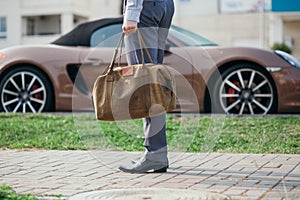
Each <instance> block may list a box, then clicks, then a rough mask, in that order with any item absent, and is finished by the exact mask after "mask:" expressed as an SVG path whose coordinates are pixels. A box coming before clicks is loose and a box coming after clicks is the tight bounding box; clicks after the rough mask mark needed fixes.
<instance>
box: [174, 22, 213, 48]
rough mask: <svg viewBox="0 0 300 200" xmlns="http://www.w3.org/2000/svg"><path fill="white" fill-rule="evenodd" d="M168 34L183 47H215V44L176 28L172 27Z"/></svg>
mask: <svg viewBox="0 0 300 200" xmlns="http://www.w3.org/2000/svg"><path fill="white" fill-rule="evenodd" d="M169 34H170V36H172V37H173V38H175V39H176V40H178V41H179V42H180V43H182V44H183V45H184V46H217V44H216V43H214V42H212V41H210V40H208V39H206V38H204V37H201V36H200V35H197V34H195V33H193V32H191V31H188V30H185V29H182V28H179V27H178V26H174V25H173V26H172V27H171V28H170V32H169Z"/></svg>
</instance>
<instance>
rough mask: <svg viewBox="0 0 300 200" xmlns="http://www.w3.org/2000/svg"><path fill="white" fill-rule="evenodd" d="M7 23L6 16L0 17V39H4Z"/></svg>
mask: <svg viewBox="0 0 300 200" xmlns="http://www.w3.org/2000/svg"><path fill="white" fill-rule="evenodd" d="M6 35H7V23H6V17H0V39H6Z"/></svg>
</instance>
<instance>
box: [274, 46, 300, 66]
mask: <svg viewBox="0 0 300 200" xmlns="http://www.w3.org/2000/svg"><path fill="white" fill-rule="evenodd" d="M274 52H275V54H277V55H278V56H280V57H281V58H282V59H283V60H285V61H287V62H288V63H289V64H291V65H292V66H294V67H296V68H298V69H300V61H299V60H297V59H296V58H294V57H293V56H291V55H290V54H288V53H286V52H283V51H280V50H275V51H274Z"/></svg>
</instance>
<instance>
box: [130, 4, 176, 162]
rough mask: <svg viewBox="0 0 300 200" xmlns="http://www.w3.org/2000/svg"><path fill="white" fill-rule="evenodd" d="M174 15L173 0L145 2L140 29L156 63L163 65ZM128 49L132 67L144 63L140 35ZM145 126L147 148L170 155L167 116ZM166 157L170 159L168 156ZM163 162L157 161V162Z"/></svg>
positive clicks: (151, 121) (150, 150) (146, 123)
mask: <svg viewBox="0 0 300 200" xmlns="http://www.w3.org/2000/svg"><path fill="white" fill-rule="evenodd" d="M173 14H174V4H173V0H153V1H149V0H148V1H145V2H144V3H143V10H142V12H141V17H140V23H139V24H138V27H139V31H140V33H141V34H142V38H143V40H144V42H145V44H146V46H147V49H148V50H149V52H150V54H151V57H152V60H153V62H154V63H163V57H164V47H165V41H166V38H167V35H168V29H169V28H170V25H171V22H172V17H173ZM125 48H126V52H127V54H126V55H127V61H128V64H129V65H132V64H136V63H141V62H142V59H141V53H140V46H139V43H138V39H137V34H132V35H130V36H128V37H125ZM145 62H146V63H147V62H150V60H149V58H148V57H147V56H145ZM143 124H144V134H145V142H144V146H145V147H146V149H147V150H148V151H149V152H153V153H154V152H155V151H157V152H161V151H165V152H166V150H167V139H166V115H165V114H163V115H160V116H155V117H151V118H145V119H143ZM161 155H162V154H161ZM162 156H165V157H166V153H165V155H162ZM160 159H165V158H160ZM160 159H159V158H155V160H160Z"/></svg>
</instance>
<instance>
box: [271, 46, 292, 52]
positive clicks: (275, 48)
mask: <svg viewBox="0 0 300 200" xmlns="http://www.w3.org/2000/svg"><path fill="white" fill-rule="evenodd" d="M271 49H272V50H281V51H284V52H286V53H289V54H292V49H291V48H290V47H289V46H288V45H286V44H285V43H274V44H273V46H272V47H271Z"/></svg>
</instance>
